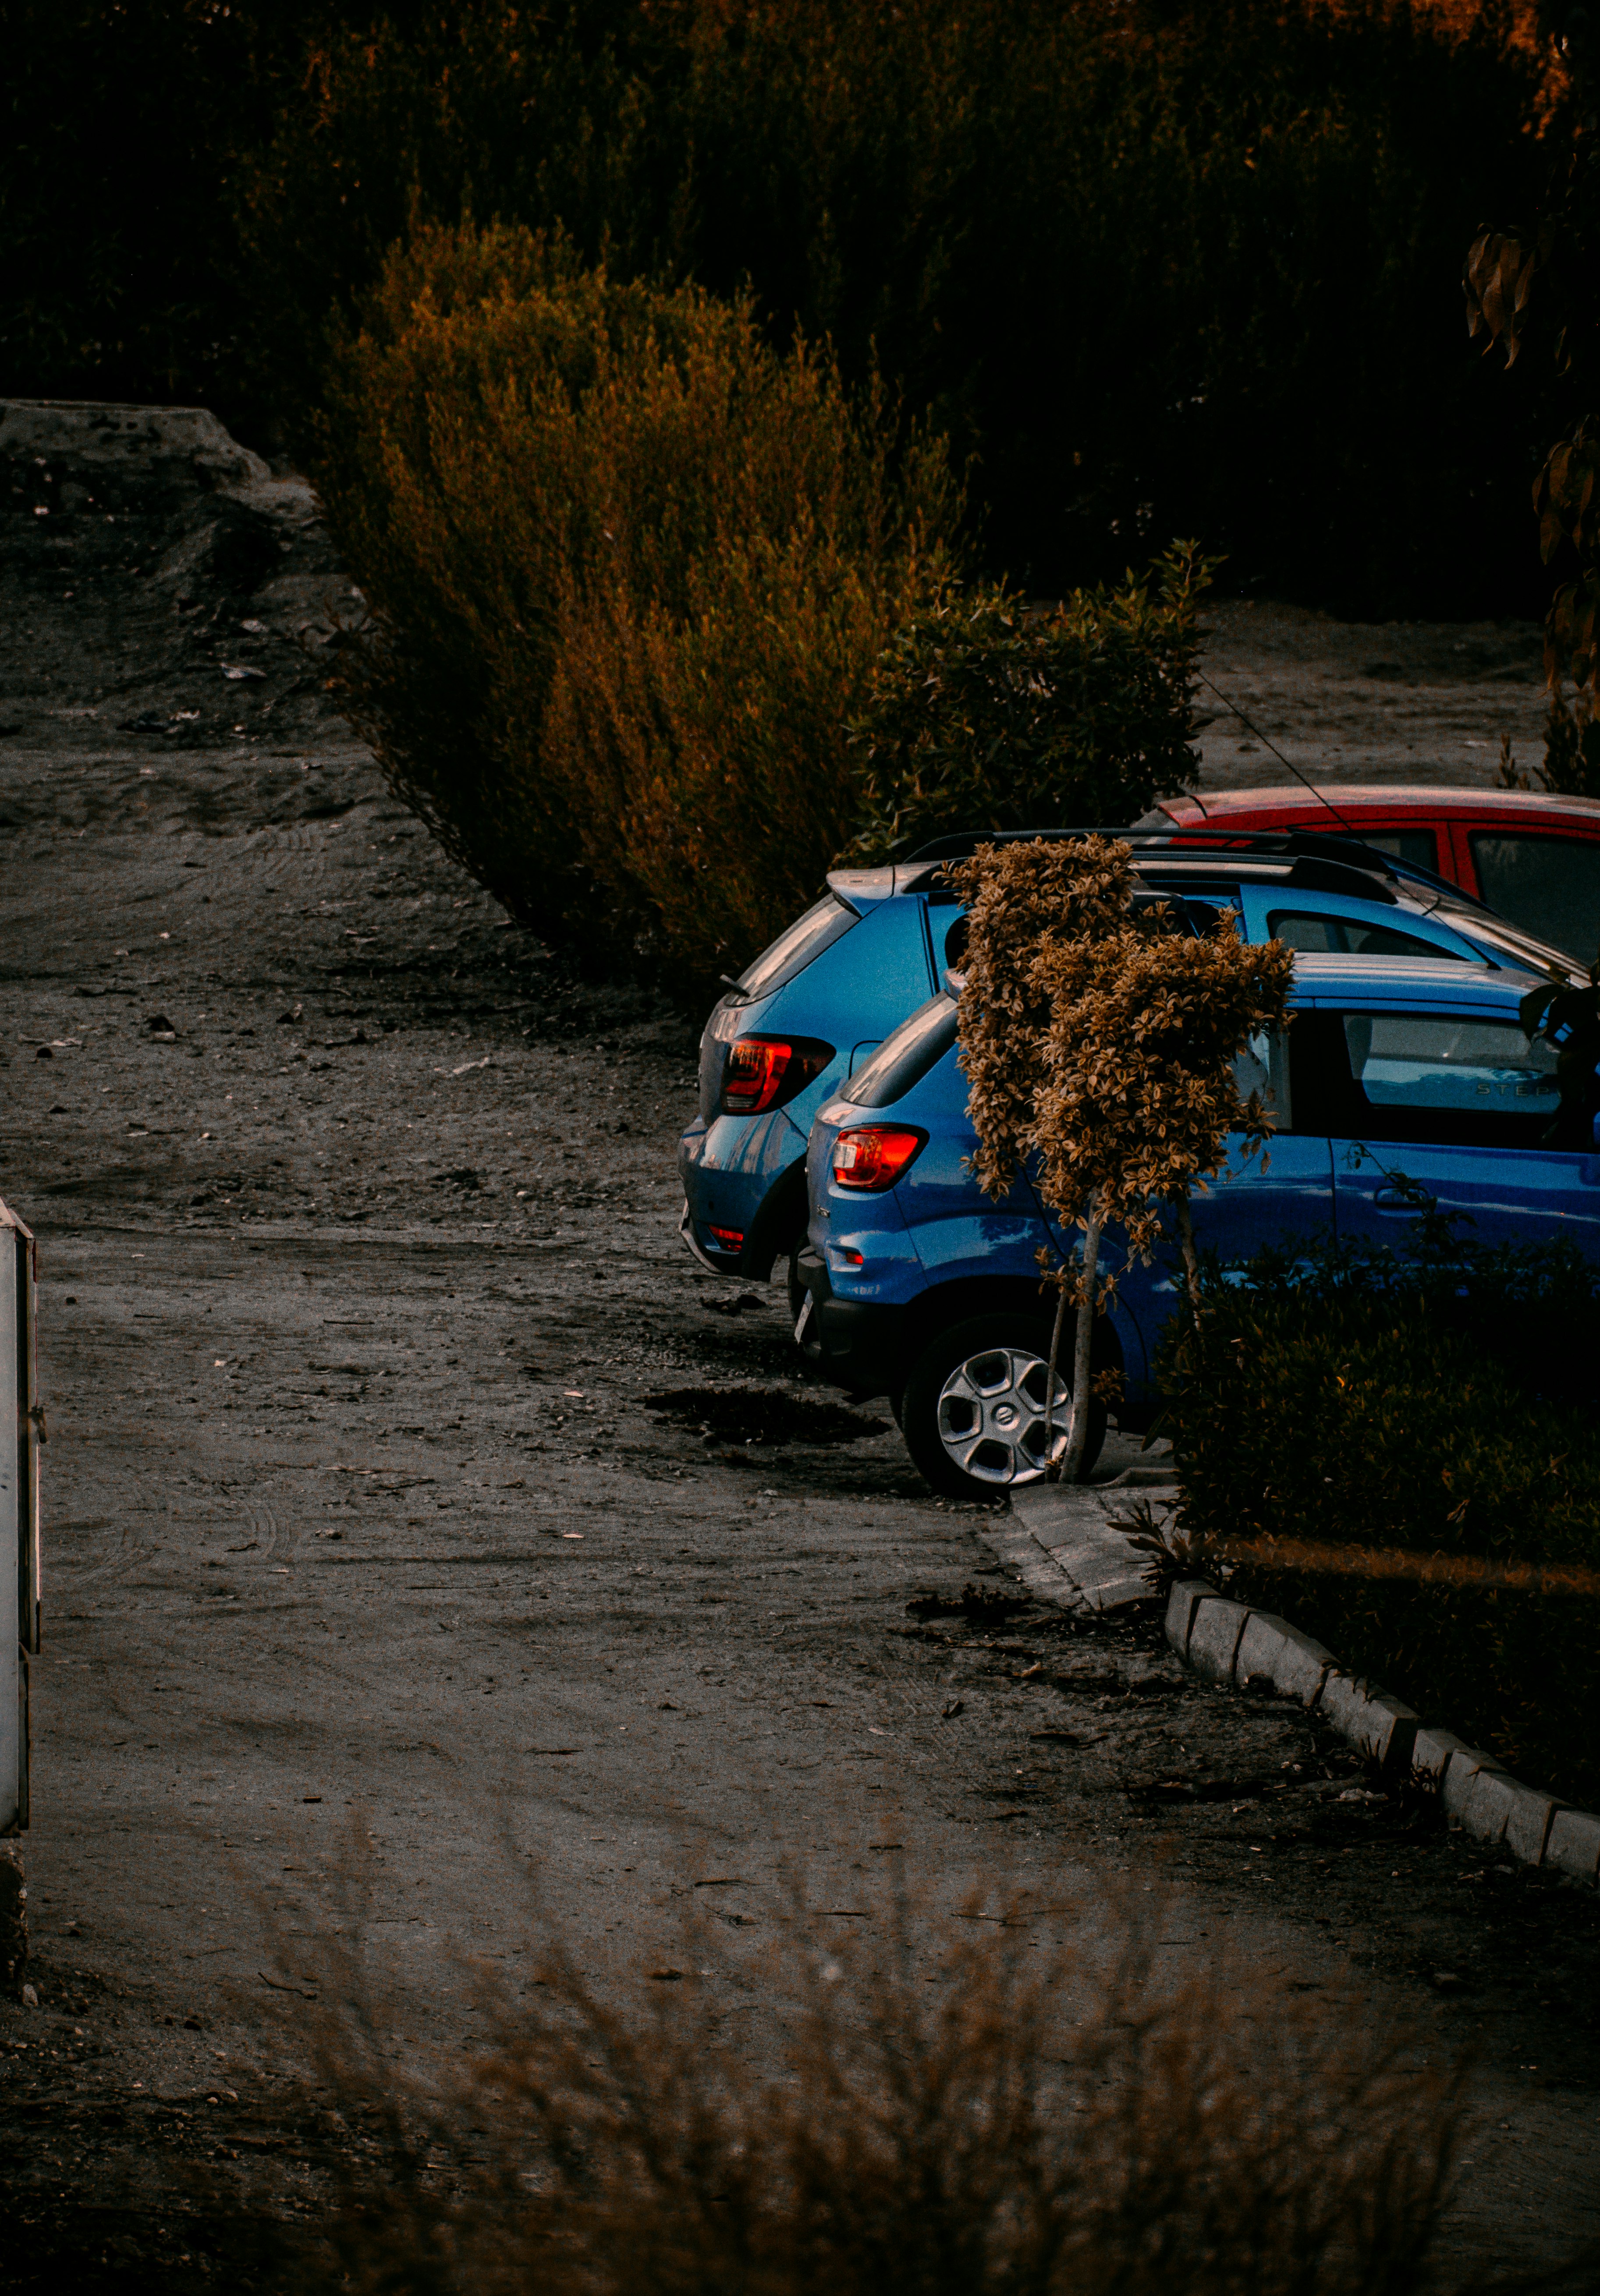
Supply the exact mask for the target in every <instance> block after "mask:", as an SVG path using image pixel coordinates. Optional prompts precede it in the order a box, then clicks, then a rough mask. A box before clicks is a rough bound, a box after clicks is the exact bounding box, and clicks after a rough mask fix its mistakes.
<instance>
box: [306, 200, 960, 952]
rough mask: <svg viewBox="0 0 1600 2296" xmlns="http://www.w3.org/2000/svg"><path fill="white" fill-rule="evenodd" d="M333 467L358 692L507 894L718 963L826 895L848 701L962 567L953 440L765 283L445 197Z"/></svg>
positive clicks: (358, 358)
mask: <svg viewBox="0 0 1600 2296" xmlns="http://www.w3.org/2000/svg"><path fill="white" fill-rule="evenodd" d="M313 469H314V471H315V475H316V480H317V482H318V484H319V486H320V488H321V489H322V492H323V496H324V500H325V502H326V504H327V505H328V510H329V515H330V518H331V520H332V526H333V529H334V532H335V534H336V536H337V537H338V540H339V542H340V544H341V547H342V548H343V550H344V552H345V553H346V556H347V560H348V562H349V564H350V565H351V566H352V567H353V568H355V569H356V570H358V572H359V574H360V577H361V579H362V583H363V586H364V587H365V591H366V594H367V597H368V601H369V603H370V605H371V607H372V611H373V633H374V634H373V636H372V637H370V638H369V639H368V640H367V641H366V642H365V644H363V645H362V646H361V647H360V648H359V649H356V650H353V651H352V654H351V659H352V661H353V668H352V670H351V674H350V675H351V685H352V692H351V701H352V707H353V709H354V710H355V712H356V714H357V717H358V718H359V720H360V721H361V722H362V724H363V725H364V727H365V730H366V731H367V732H368V733H369V734H370V736H371V739H372V740H373V745H374V747H375V749H376V750H377V754H378V756H379V758H380V759H381V760H382V764H383V766H384V767H385V770H386V771H387V773H388V774H389V775H390V780H391V782H392V783H393V784H394V786H395V787H396V788H397V789H398V791H400V792H401V793H402V794H403V795H404V796H405V797H406V799H408V800H409V801H410V802H411V803H413V804H414V806H415V807H416V808H417V809H418V810H419V812H421V813H422V814H423V816H424V817H425V818H427V819H428V820H429V821H430V823H431V824H432V825H433V827H434V828H435V830H436V831H437V832H438V833H439V836H440V838H441V839H442V840H443V842H444V843H445V845H446V846H447V849H449V850H450V851H451V852H452V853H454V854H455V855H456V856H457V857H459V858H460V859H461V860H462V861H463V862H464V864H465V865H467V866H468V867H469V868H471V869H472V872H473V873H474V874H475V875H477V876H478V877H479V879H480V881H482V882H483V883H484V884H485V885H487V886H488V889H489V890H491V891H492V892H493V893H494V894H495V895H496V898H499V899H501V900H503V901H504V902H505V905H506V906H507V907H508V908H509V909H510V910H511V911H512V913H513V915H515V916H517V917H519V918H521V919H522V920H524V921H525V922H528V923H529V924H531V925H533V926H535V927H537V928H538V929H539V930H541V931H545V932H546V933H554V934H560V935H562V936H564V937H566V938H568V939H576V940H579V941H581V942H587V944H588V945H589V946H590V947H595V948H596V950H597V953H602V954H603V955H606V956H607V957H608V958H609V959H610V960H611V962H613V963H615V962H617V961H618V960H619V957H620V958H621V959H622V961H626V960H627V957H628V950H629V948H630V946H631V947H633V948H634V949H636V950H637V951H638V952H639V953H640V954H644V955H649V956H650V957H651V958H652V960H653V961H655V962H657V963H659V964H663V965H664V966H665V967H666V968H667V969H668V971H669V973H670V976H671V977H672V979H673V980H674V981H675V984H676V985H677V988H679V989H681V990H682V991H683V992H684V993H685V994H686V995H691V996H693V995H696V994H699V993H701V992H702V991H703V990H704V989H705V988H707V987H714V985H715V982H716V980H717V976H718V972H721V971H724V970H726V969H729V968H730V967H731V966H737V965H742V964H744V963H746V962H747V961H748V960H749V958H750V956H751V955H752V954H753V953H754V951H755V949H757V948H759V947H760V946H761V945H762V943H763V942H764V941H766V940H767V939H769V938H770V937H771V935H772V933H773V932H775V931H777V930H778V928H779V927H780V926H781V925H783V924H784V922H787V921H788V919H789V918H790V917H791V916H792V915H793V914H794V913H795V912H796V911H797V910H799V909H800V908H802V907H804V906H805V905H806V904H807V902H808V900H810V899H811V898H814V895H815V889H816V885H817V883H818V881H819V880H820V878H821V876H822V874H823V872H824V871H825V869H826V867H827V865H828V864H829V862H830V861H831V859H832V858H833V855H834V853H835V852H836V851H837V850H838V848H839V846H840V844H841V842H842V840H843V838H844V835H845V832H846V829H847V826H848V824H849V816H850V808H851V801H852V800H851V789H852V779H851V770H850V767H849V759H848V756H847V753H846V750H845V747H844V744H843V742H842V739H841V734H840V732H839V719H840V717H841V715H842V714H843V713H845V712H846V711H847V710H848V709H849V706H850V703H851V701H852V699H853V698H855V697H856V696H857V695H858V694H859V693H861V691H862V690H863V688H864V684H865V680H866V674H867V671H868V668H869V667H870V665H871V663H872V662H873V660H874V659H875V657H876V656H877V654H878V653H879V652H881V651H882V647H883V645H884V644H885V643H886V641H887V639H888V636H889V634H890V631H891V630H893V629H894V628H895V627H898V624H899V622H900V621H901V620H902V619H904V618H905V617H906V616H907V615H908V614H911V613H914V612H915V611H916V609H917V608H918V606H919V605H920V603H922V601H923V597H924V595H925V594H928V593H929V592H930V591H931V590H932V589H934V588H936V587H937V586H939V584H940V583H941V582H943V581H945V580H947V579H948V557H947V555H946V553H945V548H944V536H945V533H946V531H947V529H948V528H949V526H950V525H951V524H952V522H953V521H954V518H955V515H956V495H955V491H954V488H952V486H951V483H950V481H949V478H948V471H947V467H946V463H945V461H944V457H943V455H942V452H941V450H940V449H939V447H938V446H937V445H935V444H932V443H930V442H929V441H927V440H926V439H922V438H920V437H918V436H915V435H911V436H909V437H907V436H904V435H897V434H896V432H895V430H894V428H893V426H892V425H891V424H890V422H889V420H888V418H887V416H886V414H885V413H884V411H883V409H882V406H881V405H880V404H879V402H878V401H877V400H876V399H875V398H874V396H873V395H872V394H871V393H870V392H867V393H863V394H851V393H849V392H847V390H846V389H845V388H844V386H843V384H842V382H841V378H840V375H839V373H838V369H837V366H836V365H835V363H834V362H833V359H832V358H831V357H828V356H827V355H826V354H825V353H814V352H812V351H811V350H809V349H808V348H807V347H806V346H805V345H803V344H797V345H796V346H795V347H794V348H792V349H791V350H790V351H789V352H788V353H786V354H784V355H780V354H778V353H776V352H775V351H774V350H772V349H771V348H769V347H768V346H767V343H766V341H765V340H763V338H762V336H761V335H760V333H759V331H758V329H757V327H756V325H755V323H754V319H753V316H752V314H751V309H750V307H749V306H748V304H740V303H734V304H728V303H726V302H721V301H718V300H717V299H714V298H712V297H710V296H708V295H706V294H704V293H702V291H699V290H698V289H693V288H679V289H676V290H661V289H656V288H652V287H650V286H647V285H645V284H644V283H640V282H627V281H621V282H619V281H616V280H613V279H611V277H610V276H609V275H607V274H606V273H605V272H604V271H603V270H594V269H590V268H588V267H587V266H585V265H583V264H582V263H581V262H580V261H579V260H578V258H577V256H576V255H575V253H574V252H573V250H571V248H570V246H569V245H568V244H567V243H566V242H562V241H559V240H546V239H542V238H539V237H538V236H537V235H535V234H530V233H528V232H525V231H522V230H521V229H520V228H517V227H513V226H505V227H500V228H496V229H492V230H488V231H486V232H481V233H480V232H475V231H472V230H470V229H469V230H461V231H444V230H439V231H434V230H431V229H428V228H426V227H423V228H420V229H419V230H418V231H417V233H416V234H414V236H413V239H412V241H411V242H410V244H409V246H408V247H407V248H406V249H403V250H397V251H396V252H395V253H394V254H393V255H392V256H391V257H390V259H389V261H388V263H387V264H386V265H385V267H384V270H383V273H382V278H381V280H380V283H379V285H378V287H377V289H376V290H375V291H373V294H372V295H371V296H369V297H368V298H367V299H366V300H365V303H364V305H363V307H362V312H361V315H360V324H358V325H357V326H354V327H351V328H349V329H348V330H346V331H345V332H343V334H342V335H341V338H340V340H339V341H338V344H337V347H336V352H335V356H334V357H333V360H332V369H331V381H330V385H329V389H328V391H327V395H326V398H325V401H324V406H323V408H322V410H321V413H320V414H319V418H318V422H317V424H316V430H315V434H314V453H313ZM597 928H600V930H598V931H597V930H596V929H597Z"/></svg>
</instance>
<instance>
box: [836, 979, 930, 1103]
mask: <svg viewBox="0 0 1600 2296" xmlns="http://www.w3.org/2000/svg"><path fill="white" fill-rule="evenodd" d="M955 1042H956V1003H955V999H954V998H953V997H950V996H931V997H930V998H929V1000H928V1002H927V1003H926V1004H925V1005H920V1006H919V1007H918V1009H917V1010H916V1011H915V1013H912V1015H911V1017H910V1019H909V1020H907V1021H901V1023H900V1025H899V1027H898V1029H896V1030H895V1031H894V1033H893V1035H892V1036H889V1037H884V1039H883V1041H882V1044H881V1045H880V1046H879V1047H878V1049H877V1051H876V1052H875V1053H874V1054H873V1056H872V1058H871V1060H870V1061H868V1062H867V1063H866V1067H865V1068H864V1069H863V1070H861V1071H860V1072H859V1074H858V1075H856V1076H853V1077H852V1078H850V1081H849V1096H850V1099H851V1101H852V1102H853V1103H854V1104H855V1106H856V1107H857V1108H888V1107H889V1106H890V1103H892V1102H894V1101H897V1100H903V1099H904V1098H905V1096H906V1095H907V1093H908V1092H909V1091H910V1090H911V1087H912V1086H913V1085H915V1084H921V1082H922V1080H923V1078H924V1077H925V1076H926V1075H927V1073H928V1071H929V1070H930V1069H931V1068H934V1067H936V1066H937V1065H938V1063H939V1062H940V1061H941V1060H943V1058H944V1056H945V1054H947V1053H948V1051H949V1049H950V1047H951V1046H952V1045H953V1044H954V1043H955Z"/></svg>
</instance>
